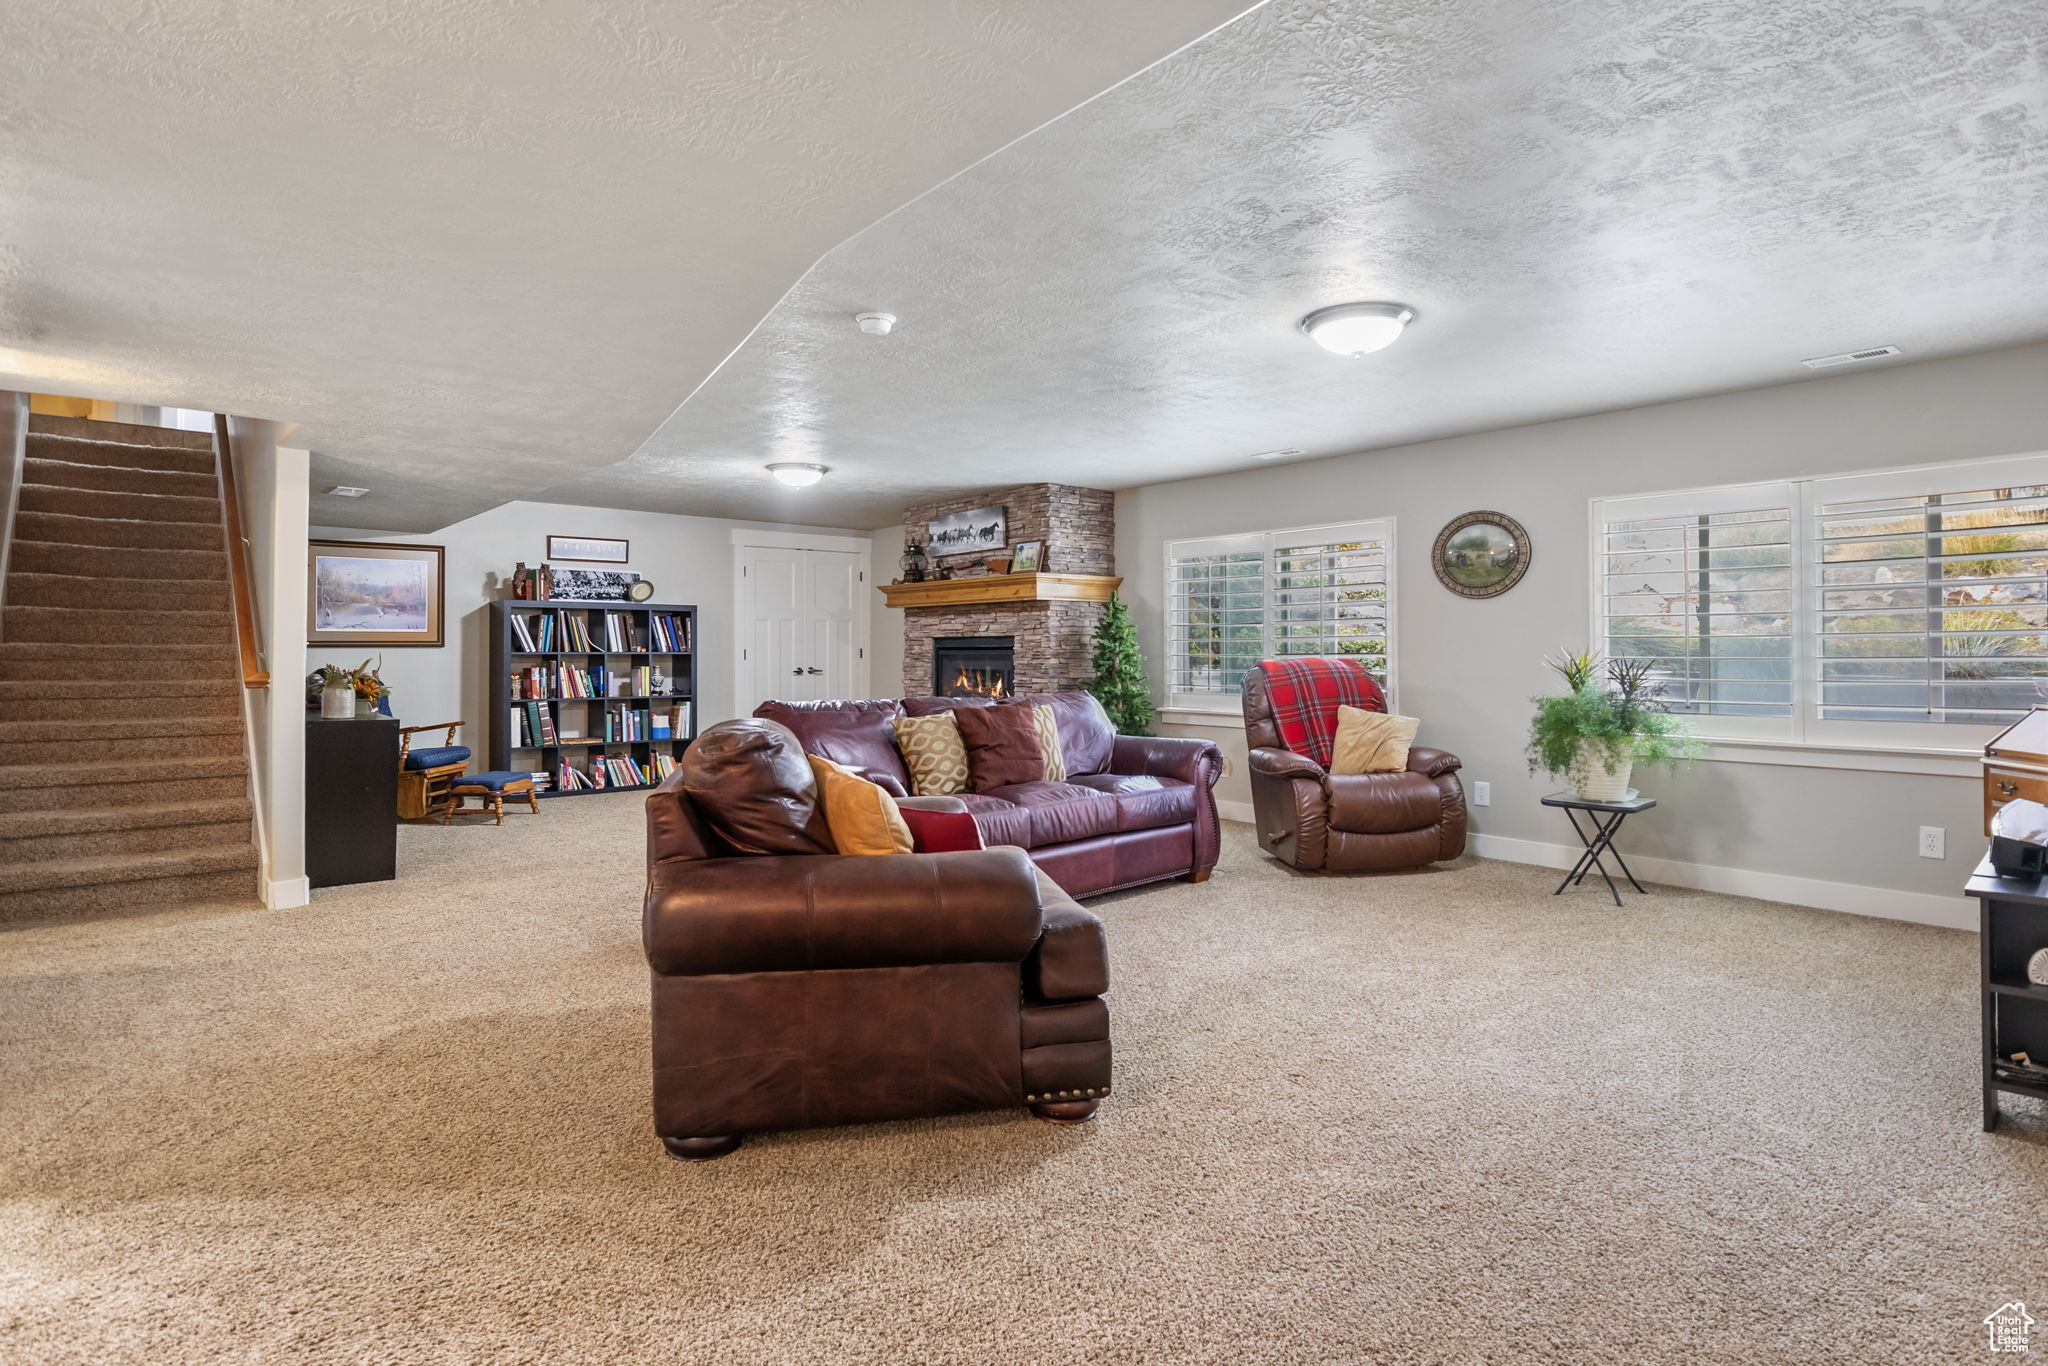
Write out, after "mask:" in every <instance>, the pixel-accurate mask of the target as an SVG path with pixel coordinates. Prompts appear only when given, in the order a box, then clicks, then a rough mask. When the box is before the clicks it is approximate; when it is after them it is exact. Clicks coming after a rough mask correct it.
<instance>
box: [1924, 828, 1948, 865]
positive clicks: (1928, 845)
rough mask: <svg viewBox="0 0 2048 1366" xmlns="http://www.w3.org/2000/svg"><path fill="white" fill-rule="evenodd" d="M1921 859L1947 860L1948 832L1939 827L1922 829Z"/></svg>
mask: <svg viewBox="0 0 2048 1366" xmlns="http://www.w3.org/2000/svg"><path fill="white" fill-rule="evenodd" d="M1920 857H1921V858H1947V857H1948V831H1947V830H1945V829H1943V828H1942V827H1941V826H1938V825H1923V826H1921V827H1920Z"/></svg>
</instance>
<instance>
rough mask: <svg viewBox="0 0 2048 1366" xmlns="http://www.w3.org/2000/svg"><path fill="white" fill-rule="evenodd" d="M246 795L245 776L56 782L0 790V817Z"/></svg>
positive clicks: (247, 780)
mask: <svg viewBox="0 0 2048 1366" xmlns="http://www.w3.org/2000/svg"><path fill="white" fill-rule="evenodd" d="M131 767H132V765H131ZM248 793H249V775H248V774H247V773H234V774H227V775H223V776H213V777H198V778H162V779H155V780H152V781H151V782H149V783H148V784H147V785H144V786H137V785H135V784H133V783H100V784H98V785H96V786H93V787H79V786H76V785H74V784H70V783H65V782H62V781H58V782H56V783H55V784H53V785H51V786H45V787H24V788H7V787H0V813H5V814H12V813H14V812H17V811H48V810H54V809H56V808H58V807H63V808H66V809H73V808H80V807H90V808H92V809H94V810H101V809H117V808H120V809H125V808H129V807H134V806H139V805H154V804H156V803H158V802H205V801H220V800H223V799H226V798H230V797H246V796H247V795H248Z"/></svg>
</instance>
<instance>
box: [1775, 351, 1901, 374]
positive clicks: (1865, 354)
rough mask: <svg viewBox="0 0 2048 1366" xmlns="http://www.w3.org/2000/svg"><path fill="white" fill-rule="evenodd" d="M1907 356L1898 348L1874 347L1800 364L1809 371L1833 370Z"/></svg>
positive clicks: (1820, 357)
mask: <svg viewBox="0 0 2048 1366" xmlns="http://www.w3.org/2000/svg"><path fill="white" fill-rule="evenodd" d="M1905 354H1906V353H1905V352H1903V351H1901V350H1899V348H1898V347H1896V346H1872V347H1869V348H1867V349H1865V350H1862V351H1844V352H1843V353H1842V354H1841V355H1839V356H1815V357H1814V358H1813V359H1812V360H1803V361H1801V362H1799V363H1800V364H1801V365H1803V366H1805V367H1806V368H1807V369H1809V370H1832V369H1834V368H1835V367H1836V366H1837V365H1861V364H1862V363H1863V362H1864V361H1869V360H1883V359H1884V358H1885V357H1886V356H1903V355H1905Z"/></svg>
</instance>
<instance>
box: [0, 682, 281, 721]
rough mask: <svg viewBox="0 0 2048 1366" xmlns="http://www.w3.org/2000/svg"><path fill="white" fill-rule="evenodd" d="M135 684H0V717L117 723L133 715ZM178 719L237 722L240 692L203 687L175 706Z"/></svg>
mask: <svg viewBox="0 0 2048 1366" xmlns="http://www.w3.org/2000/svg"><path fill="white" fill-rule="evenodd" d="M137 697H138V694H137V692H136V688H135V684H134V683H132V682H127V681H124V680H120V679H115V680H110V681H98V680H82V679H76V678H34V679H0V716H5V717H6V718H7V719H8V720H10V721H66V720H78V721H102V720H104V721H118V720H121V719H124V718H130V717H134V716H135V715H137V714H138V709H139V707H140V705H141V704H140V703H139V702H138V701H137ZM178 713H179V715H181V716H240V715H241V714H242V698H241V690H240V689H239V688H237V689H232V690H230V689H228V688H225V687H203V688H197V689H193V690H191V691H188V692H186V693H185V695H184V696H183V697H181V698H180V699H179V700H178Z"/></svg>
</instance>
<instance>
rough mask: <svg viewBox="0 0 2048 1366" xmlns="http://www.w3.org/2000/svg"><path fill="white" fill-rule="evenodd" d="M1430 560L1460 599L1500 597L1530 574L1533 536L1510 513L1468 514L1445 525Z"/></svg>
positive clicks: (1438, 576)
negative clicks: (1530, 537)
mask: <svg viewBox="0 0 2048 1366" xmlns="http://www.w3.org/2000/svg"><path fill="white" fill-rule="evenodd" d="M1429 560H1430V564H1431V565H1432V566H1433V567H1434V568H1435V569H1436V577H1437V582H1439V583H1441V584H1442V585H1443V586H1444V587H1446V588H1448V589H1450V590H1451V591H1452V592H1453V593H1456V594H1457V595H1458V596H1459V597H1461V598H1492V597H1498V596H1499V595H1501V594H1502V593H1505V592H1507V591H1508V590H1509V589H1510V588H1513V587H1514V586H1515V585H1516V584H1518V583H1520V582H1521V581H1522V575H1524V574H1526V573H1527V572H1528V571H1529V533H1528V532H1526V531H1524V530H1523V529H1522V524H1521V523H1520V522H1518V521H1516V520H1515V519H1514V518H1512V517H1510V516H1508V515H1507V514H1506V513H1501V512H1468V513H1465V514H1464V515H1463V516H1461V517H1453V518H1452V519H1451V520H1450V521H1449V522H1447V523H1445V524H1444V529H1443V530H1442V531H1439V532H1438V533H1437V534H1436V545H1435V547H1434V548H1433V549H1432V550H1431V551H1430V556H1429Z"/></svg>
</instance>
